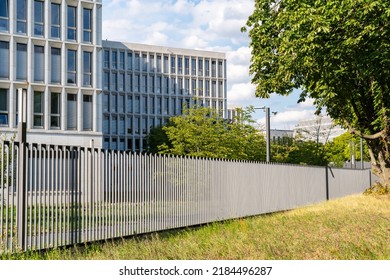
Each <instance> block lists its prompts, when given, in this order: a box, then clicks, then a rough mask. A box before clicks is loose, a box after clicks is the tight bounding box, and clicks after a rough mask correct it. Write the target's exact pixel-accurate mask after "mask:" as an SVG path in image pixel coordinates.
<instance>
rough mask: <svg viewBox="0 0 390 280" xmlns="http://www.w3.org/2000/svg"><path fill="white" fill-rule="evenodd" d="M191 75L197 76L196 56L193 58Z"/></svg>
mask: <svg viewBox="0 0 390 280" xmlns="http://www.w3.org/2000/svg"><path fill="white" fill-rule="evenodd" d="M191 75H192V76H196V58H192V59H191Z"/></svg>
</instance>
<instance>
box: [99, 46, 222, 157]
mask: <svg viewBox="0 0 390 280" xmlns="http://www.w3.org/2000/svg"><path fill="white" fill-rule="evenodd" d="M103 49H104V51H103V127H102V132H103V138H104V139H103V147H104V148H110V149H120V150H125V149H128V150H135V151H140V150H144V149H145V147H146V145H147V144H146V136H147V134H148V133H149V131H150V129H151V128H152V127H155V126H160V125H163V124H165V123H166V122H167V121H168V118H169V117H170V116H174V115H180V114H182V112H183V109H184V108H185V107H187V108H189V107H191V106H193V105H194V103H197V104H198V105H200V106H205V107H210V108H213V109H215V110H217V111H219V112H220V113H221V115H223V116H224V117H225V115H226V58H225V54H224V53H218V52H209V51H197V50H188V49H179V48H167V47H160V46H149V45H142V44H131V43H121V42H112V41H103Z"/></svg>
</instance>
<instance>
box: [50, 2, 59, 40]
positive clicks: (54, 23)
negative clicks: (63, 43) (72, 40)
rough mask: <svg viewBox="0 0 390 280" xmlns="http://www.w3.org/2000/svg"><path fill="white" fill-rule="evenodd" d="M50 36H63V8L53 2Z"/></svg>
mask: <svg viewBox="0 0 390 280" xmlns="http://www.w3.org/2000/svg"><path fill="white" fill-rule="evenodd" d="M50 16H51V22H50V36H51V37H52V38H57V39H59V38H60V36H61V31H60V30H61V9H60V5H59V4H55V3H52V4H51V15H50Z"/></svg>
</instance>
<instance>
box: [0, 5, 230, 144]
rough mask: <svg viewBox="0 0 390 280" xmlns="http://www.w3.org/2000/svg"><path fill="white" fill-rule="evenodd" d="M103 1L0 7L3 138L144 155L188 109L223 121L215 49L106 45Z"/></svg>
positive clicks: (222, 84)
mask: <svg viewBox="0 0 390 280" xmlns="http://www.w3.org/2000/svg"><path fill="white" fill-rule="evenodd" d="M102 9H103V8H102V1H101V0H96V1H93V0H79V1H75V0H66V1H65V0H52V1H48V0H46V1H43V0H0V132H1V133H3V134H4V133H5V134H6V135H8V136H10V135H13V134H15V133H16V131H17V123H18V94H17V92H18V89H20V88H22V89H24V90H26V91H27V97H28V100H27V141H28V142H35V143H45V144H57V145H79V146H90V145H93V146H95V147H103V148H110V149H121V150H125V149H126V150H137V151H141V150H143V149H144V148H145V146H146V140H145V139H146V135H147V133H148V132H149V131H150V128H151V127H153V126H158V125H161V124H164V123H166V122H167V119H168V118H169V117H170V116H172V115H178V114H181V113H182V110H183V108H184V107H185V106H187V107H188V106H191V105H192V104H194V102H199V104H200V105H203V106H207V107H211V108H214V109H216V110H219V111H220V113H221V114H222V115H223V116H225V115H226V110H227V108H226V59H225V54H223V53H218V52H208V51H196V50H186V49H179V48H167V47H158V46H148V45H141V44H130V43H121V42H112V41H103V42H102Z"/></svg>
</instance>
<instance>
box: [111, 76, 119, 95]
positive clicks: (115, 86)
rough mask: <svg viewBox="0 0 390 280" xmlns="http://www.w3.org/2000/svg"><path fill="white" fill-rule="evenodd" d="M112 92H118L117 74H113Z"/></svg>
mask: <svg viewBox="0 0 390 280" xmlns="http://www.w3.org/2000/svg"><path fill="white" fill-rule="evenodd" d="M111 90H113V91H117V90H118V77H117V73H116V72H114V73H111Z"/></svg>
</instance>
